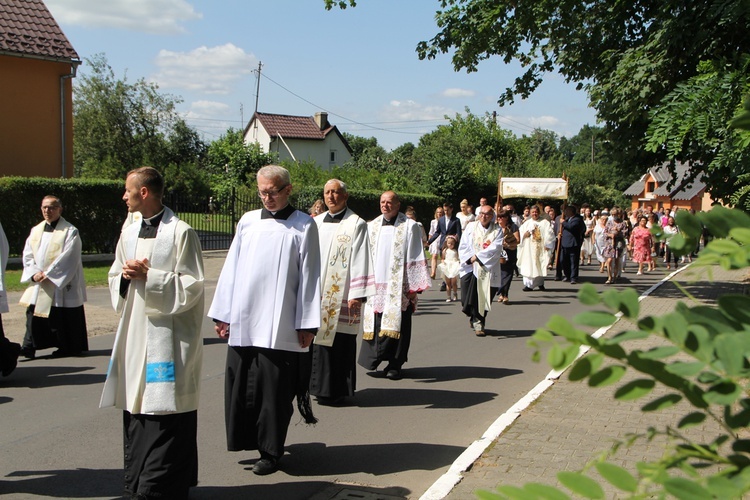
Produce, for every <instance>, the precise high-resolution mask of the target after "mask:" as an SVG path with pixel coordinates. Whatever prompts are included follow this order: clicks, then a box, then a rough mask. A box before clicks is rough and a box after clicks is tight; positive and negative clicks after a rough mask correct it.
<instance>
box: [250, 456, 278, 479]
mask: <svg viewBox="0 0 750 500" xmlns="http://www.w3.org/2000/svg"><path fill="white" fill-rule="evenodd" d="M277 470H279V461H278V460H276V459H275V458H273V457H271V456H268V457H265V458H261V459H260V460H258V461H257V462H255V465H253V473H254V474H257V475H258V476H266V475H268V474H273V473H274V472H276V471H277Z"/></svg>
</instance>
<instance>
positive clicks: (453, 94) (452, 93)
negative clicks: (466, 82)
mask: <svg viewBox="0 0 750 500" xmlns="http://www.w3.org/2000/svg"><path fill="white" fill-rule="evenodd" d="M440 95H441V96H443V97H448V98H450V99H455V98H461V97H474V96H475V95H476V92H474V91H473V90H468V89H456V88H452V89H445V90H443V91H442V92H441V93H440Z"/></svg>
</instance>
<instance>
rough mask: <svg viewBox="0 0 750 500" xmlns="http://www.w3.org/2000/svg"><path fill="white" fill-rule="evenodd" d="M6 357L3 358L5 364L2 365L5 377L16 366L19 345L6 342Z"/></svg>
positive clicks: (19, 349)
mask: <svg viewBox="0 0 750 500" xmlns="http://www.w3.org/2000/svg"><path fill="white" fill-rule="evenodd" d="M8 350H9V351H10V352H9V353H8V357H7V358H6V359H5V363H6V365H5V366H4V367H3V371H2V373H3V377H7V376H8V375H10V374H11V373H13V370H15V369H16V366H18V356H19V355H20V354H21V345H20V344H16V343H15V342H8Z"/></svg>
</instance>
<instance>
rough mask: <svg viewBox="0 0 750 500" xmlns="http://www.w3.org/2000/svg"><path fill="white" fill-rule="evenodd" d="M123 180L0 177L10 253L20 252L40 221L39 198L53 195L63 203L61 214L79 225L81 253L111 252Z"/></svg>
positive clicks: (0, 207) (121, 216) (122, 210)
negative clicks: (33, 228)
mask: <svg viewBox="0 0 750 500" xmlns="http://www.w3.org/2000/svg"><path fill="white" fill-rule="evenodd" d="M123 189H124V184H123V182H122V181H109V180H91V179H49V178H45V177H31V178H28V177H2V178H0V213H2V214H3V215H2V217H3V218H2V221H0V222H2V224H3V229H4V231H5V235H6V236H7V237H8V244H9V246H10V253H11V255H20V254H21V253H22V252H23V247H24V243H25V242H26V238H27V237H28V236H29V231H30V230H31V228H32V227H33V226H35V225H36V224H38V223H39V222H40V221H41V220H42V214H41V209H40V207H41V205H42V198H44V197H45V196H47V195H54V196H57V197H59V198H60V200H61V201H62V204H63V215H62V216H63V217H64V218H65V220H67V221H68V222H70V223H71V224H73V225H74V226H76V227H77V228H78V231H79V232H80V234H81V241H82V243H83V252H84V253H111V252H113V251H114V248H115V245H116V244H117V239H118V238H119V236H120V228H121V227H122V223H123V221H124V220H125V216H126V214H127V208H126V206H125V204H124V203H123V201H122V194H123Z"/></svg>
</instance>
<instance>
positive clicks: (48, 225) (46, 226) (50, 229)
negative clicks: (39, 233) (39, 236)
mask: <svg viewBox="0 0 750 500" xmlns="http://www.w3.org/2000/svg"><path fill="white" fill-rule="evenodd" d="M58 222H60V219H57V220H56V221H54V222H47V223H46V224H44V232H45V233H52V232H54V231H55V228H56V227H57V223H58Z"/></svg>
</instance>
